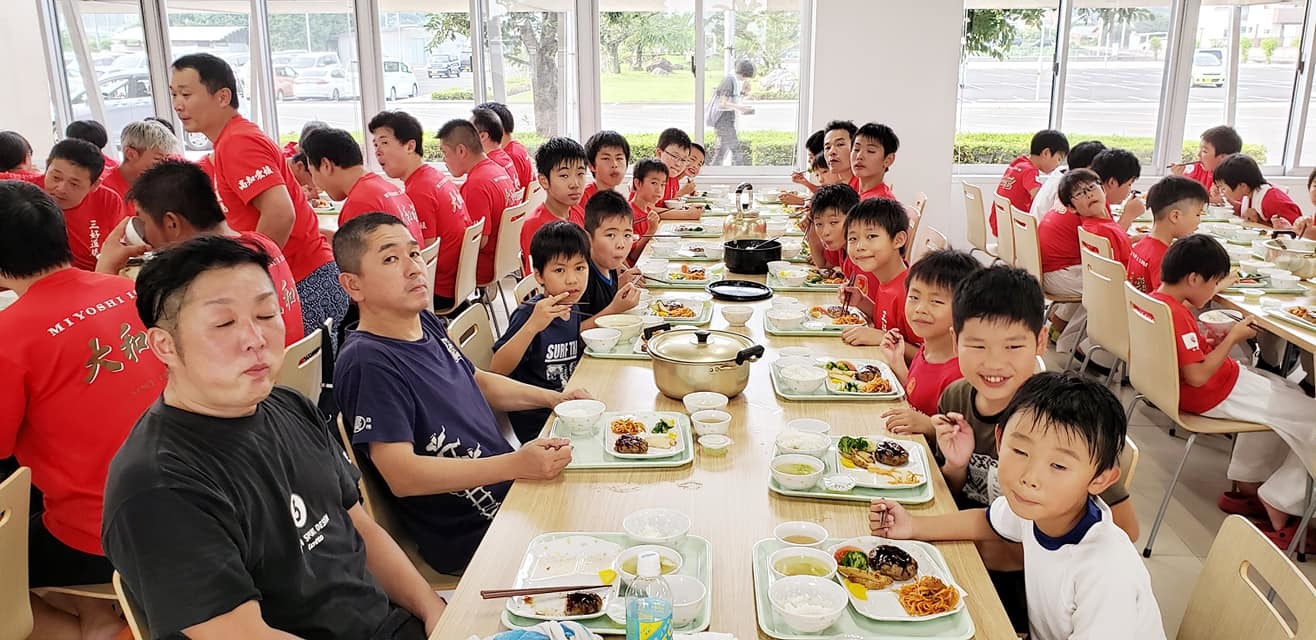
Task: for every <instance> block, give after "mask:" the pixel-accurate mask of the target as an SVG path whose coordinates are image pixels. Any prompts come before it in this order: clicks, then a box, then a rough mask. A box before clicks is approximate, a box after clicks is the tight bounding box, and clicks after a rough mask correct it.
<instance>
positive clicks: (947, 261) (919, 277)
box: [905, 249, 982, 294]
mask: <svg viewBox="0 0 1316 640" xmlns="http://www.w3.org/2000/svg"><path fill="white" fill-rule="evenodd" d="M981 268H982V263H981V262H978V259H977V258H975V257H973V256H971V255H969V254H968V253H965V252H964V251H958V250H956V249H938V250H936V251H933V252H931V253H929V254H927V255H925V256H923V257H922V258H921V259H920V260H919V261H918V262H915V263H914V264H912V265H910V267H909V273H908V274H907V275H906V276H905V290H906V291H908V290H909V285H910V284H912V283H914V282H915V281H918V282H921V283H923V284H926V285H931V286H933V287H939V288H942V289H945V290H947V291H950V292H951V293H952V294H953V293H954V291H955V286H956V285H958V284H959V283H960V282H962V281H963V280H964V279H965V278H967V277H969V274H971V273H973V272H974V271H977V270H979V269H981Z"/></svg>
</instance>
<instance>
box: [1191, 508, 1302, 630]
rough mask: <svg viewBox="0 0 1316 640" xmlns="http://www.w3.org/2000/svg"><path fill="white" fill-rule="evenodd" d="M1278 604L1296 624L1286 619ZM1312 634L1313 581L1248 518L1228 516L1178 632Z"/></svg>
mask: <svg viewBox="0 0 1316 640" xmlns="http://www.w3.org/2000/svg"><path fill="white" fill-rule="evenodd" d="M1258 578H1260V580H1261V582H1258ZM1279 604H1282V605H1283V608H1284V609H1287V610H1288V612H1289V615H1291V616H1292V621H1293V623H1296V624H1291V623H1290V622H1288V621H1286V620H1285V619H1284V616H1282V615H1281V614H1280V613H1279V607H1278V606H1277V605H1279ZM1312 637H1316V588H1313V587H1312V584H1311V581H1310V580H1308V579H1307V578H1306V576H1304V575H1303V574H1302V571H1300V570H1299V569H1298V568H1297V567H1296V566H1295V565H1294V564H1293V563H1292V562H1290V561H1289V559H1288V558H1286V557H1284V552H1283V551H1282V550H1280V549H1279V548H1278V547H1276V546H1275V544H1274V543H1273V542H1271V541H1270V540H1269V539H1268V538H1266V536H1265V534H1263V533H1261V531H1259V530H1257V528H1256V526H1254V525H1253V524H1252V523H1250V522H1248V521H1247V519H1246V518H1244V517H1243V516H1229V517H1227V518H1225V521H1224V523H1223V524H1221V525H1220V531H1218V532H1217V533H1216V536H1215V542H1213V543H1212V544H1211V552H1210V553H1209V554H1208V555H1207V556H1206V565H1205V566H1203V567H1202V572H1201V573H1199V574H1197V585H1196V586H1195V587H1193V595H1192V597H1191V598H1190V599H1189V600H1188V609H1187V610H1186V611H1184V616H1183V622H1181V623H1180V624H1179V635H1178V638H1179V639H1180V640H1225V639H1226V638H1229V639H1233V638H1251V639H1254V640H1271V639H1279V638H1285V639H1288V638H1312Z"/></svg>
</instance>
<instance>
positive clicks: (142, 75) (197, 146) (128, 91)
mask: <svg viewBox="0 0 1316 640" xmlns="http://www.w3.org/2000/svg"><path fill="white" fill-rule="evenodd" d="M99 84H100V89H101V99H102V101H103V102H104V105H105V119H104V120H103V121H102V124H104V125H105V130H106V132H108V133H109V134H110V145H111V146H113V147H117V146H118V140H119V132H120V131H123V127H124V125H126V124H128V123H129V122H133V121H135V120H142V119H144V118H147V117H150V116H154V115H155V103H154V101H152V100H151V77H150V74H149V73H148V72H146V71H145V70H140V71H119V72H114V73H108V74H106V75H105V77H103V78H101V79H100V81H99ZM70 89H72V90H73V96H72V98H71V99H70V102H71V103H72V106H73V118H74V119H75V120H85V119H90V118H92V112H91V104H90V103H89V101H88V100H87V92H86V91H85V90H84V89H83V88H82V86H80V85H77V86H73V87H70ZM243 108H245V105H244V106H243ZM239 111H240V112H241V111H242V109H239ZM182 139H183V144H184V145H186V147H187V148H188V149H190V150H193V151H199V150H206V149H209V148H210V141H209V140H207V139H206V136H205V135H204V134H201V133H184V135H183V136H182ZM111 155H115V154H113V153H111Z"/></svg>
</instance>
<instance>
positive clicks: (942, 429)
mask: <svg viewBox="0 0 1316 640" xmlns="http://www.w3.org/2000/svg"><path fill="white" fill-rule="evenodd" d="M932 427H933V429H935V430H936V432H937V446H938V447H940V448H941V453H942V455H944V456H946V464H947V465H949V466H951V467H966V466H968V464H969V458H970V457H971V456H972V455H973V449H974V445H975V443H974V437H973V427H970V426H969V423H968V422H967V421H965V420H964V416H963V415H961V414H958V413H947V414H944V415H941V414H938V415H935V416H932Z"/></svg>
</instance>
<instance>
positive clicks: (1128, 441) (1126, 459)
mask: <svg viewBox="0 0 1316 640" xmlns="http://www.w3.org/2000/svg"><path fill="white" fill-rule="evenodd" d="M1138 457H1139V452H1138V445H1137V443H1135V442H1134V441H1133V438H1130V437H1128V436H1124V451H1121V452H1120V479H1119V483H1120V486H1122V487H1124V490H1125V491H1129V490H1130V487H1132V486H1133V473H1134V472H1135V471H1137V470H1138Z"/></svg>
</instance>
